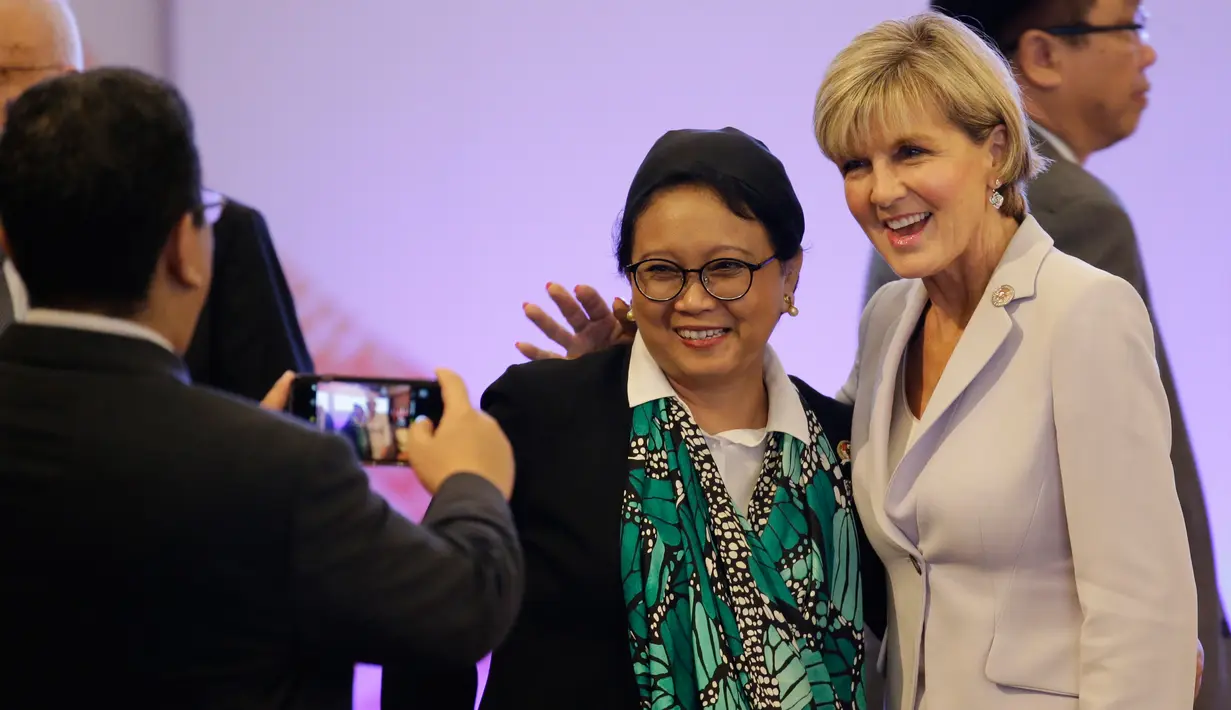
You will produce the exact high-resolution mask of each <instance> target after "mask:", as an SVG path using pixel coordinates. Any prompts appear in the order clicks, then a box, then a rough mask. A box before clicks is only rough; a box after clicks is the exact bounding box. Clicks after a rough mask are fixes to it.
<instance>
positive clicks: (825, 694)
mask: <svg viewBox="0 0 1231 710" xmlns="http://www.w3.org/2000/svg"><path fill="white" fill-rule="evenodd" d="M804 409H805V411H806V412H807V415H808V429H809V435H810V438H811V441H799V440H798V439H795V438H794V437H792V436H790V435H787V434H782V433H777V432H775V433H773V434H771V438H770V441H769V445H768V446H767V447H766V453H765V461H764V466H763V469H762V474H761V477H760V479H759V480H758V482H757V486H756V490H755V492H754V493H753V497H752V502H751V503H750V505H749V506H748V512H747V514H746V515H741V514H740V513H739V511H738V510H737V509H736V508H735V506H734V505H733V503H732V502H731V498H730V495H729V494H728V493H727V489H726V486H725V485H724V484H723V481H722V477H721V475H720V474H719V471H718V468H717V466H716V465H715V464H714V460H713V457H712V456H711V455H710V452H709V447H708V446H707V444H706V443H705V437H704V435H703V434H702V433H701V431H700V429H698V427H697V426H696V424H695V423H694V422H693V420H692V417H691V416H690V415H689V414H688V411H687V410H686V409H685V408H684V407H683V406H682V405H681V404H680V403H679V401H678V400H676V399H675V398H673V397H668V398H663V399H659V400H655V401H653V402H648V403H646V404H643V405H641V406H638V407H635V408H634V410H633V424H632V431H631V434H630V442H629V458H628V463H629V480H628V485H627V487H626V489H625V492H624V502H623V512H622V527H621V531H620V549H621V567H622V573H623V580H624V599H625V602H626V603H627V606H628V616H629V619H628V634H629V647H630V651H631V653H632V660H633V668H634V673H635V675H636V678H637V686H638V690H639V694H640V699H641V707H642V708H643V710H768V709H771V708H772V709H774V710H831V709H832V710H864V708H865V699H864V688H863V665H864V646H863V589H862V586H861V583H860V577H859V537H858V535H859V531H858V529H857V527H856V523H855V515H854V511H853V510H852V508H851V506H852V505H853V502H852V498H851V483H850V471H849V468H847V469H844V468H842V464H841V463H840V462H839V459H838V457H837V456H835V455H834V448H833V446H832V443H831V442H830V441H829V439H828V437H827V436H826V434H825V432H824V431H823V430H822V428H821V426H820V423H819V422H818V421H817V418H816V415H815V414H814V413H813V412H812V411H811V409H810V408H808V406H807V404H806V402H805V405H804Z"/></svg>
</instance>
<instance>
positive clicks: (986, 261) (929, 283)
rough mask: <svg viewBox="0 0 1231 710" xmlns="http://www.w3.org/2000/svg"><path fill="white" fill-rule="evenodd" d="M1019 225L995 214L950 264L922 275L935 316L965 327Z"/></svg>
mask: <svg viewBox="0 0 1231 710" xmlns="http://www.w3.org/2000/svg"><path fill="white" fill-rule="evenodd" d="M1019 226H1020V225H1018V223H1017V220H1015V219H1013V218H1012V217H1007V216H1001V215H997V219H995V220H994V221H993V222H992V223H990V224H987V225H984V226H983V227H981V228H980V229H979V233H978V235H977V236H976V237H975V238H974V239H972V240H971V242H970V244H969V246H968V247H967V248H966V251H964V252H962V254H961V255H960V256H958V258H956V259H954V260H953V263H952V264H950V265H949V266H948V267H947V268H945V269H944V270H943V271H941V272H940V273H937V274H934V275H932V276H928V277H925V278H924V279H923V285H924V287H925V288H926V289H927V292H928V300H929V301H931V303H932V312H933V313H932V314H933V315H934V316H939V317H941V318H943V319H944V320H945V321H946V322H949V323H951V324H952V325H954V326H956V327H957V328H959V329H964V328H965V327H966V324H967V323H969V322H970V319H971V317H972V316H973V315H974V312H975V309H976V308H978V307H979V301H980V299H982V298H983V292H984V291H985V290H987V284H988V282H989V281H991V279H992V274H993V273H994V272H995V271H996V267H997V266H999V265H1000V260H1001V259H1002V258H1004V253H1005V250H1007V249H1008V248H1009V242H1011V241H1012V240H1013V235H1014V234H1016V233H1017V229H1018V227H1019Z"/></svg>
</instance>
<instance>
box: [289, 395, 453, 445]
mask: <svg viewBox="0 0 1231 710" xmlns="http://www.w3.org/2000/svg"><path fill="white" fill-rule="evenodd" d="M442 409H443V405H442V402H441V398H440V385H438V384H437V383H436V382H432V381H428V380H386V379H375V378H359V377H352V378H342V377H333V376H301V377H297V378H295V382H294V384H293V385H292V386H291V412H292V413H293V414H294V415H295V416H297V417H300V418H301V419H305V420H307V421H309V422H311V423H314V424H316V425H317V427H319V428H320V430H321V431H323V432H330V433H333V434H337V435H338V436H341V437H342V438H344V439H346V440H347V441H348V442H349V443H350V445H351V448H352V449H353V450H354V451H355V455H356V456H358V457H359V459H360V460H361V461H363V462H364V463H369V464H373V465H380V466H407V465H409V463H408V461H407V458H406V453H405V452H406V437H407V435H408V434H409V429H410V425H411V422H413V421H414V420H415V419H416V418H418V417H420V416H426V417H428V418H429V419H431V420H432V421H434V422H438V421H440V414H441V411H442Z"/></svg>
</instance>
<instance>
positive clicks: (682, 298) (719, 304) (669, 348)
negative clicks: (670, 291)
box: [630, 185, 802, 387]
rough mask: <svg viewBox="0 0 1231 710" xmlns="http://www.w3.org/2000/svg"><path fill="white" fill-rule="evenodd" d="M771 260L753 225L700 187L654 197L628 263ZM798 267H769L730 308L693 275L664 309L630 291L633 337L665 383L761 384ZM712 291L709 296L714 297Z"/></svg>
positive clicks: (760, 229) (761, 232) (773, 263)
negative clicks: (749, 380) (738, 380)
mask: <svg viewBox="0 0 1231 710" xmlns="http://www.w3.org/2000/svg"><path fill="white" fill-rule="evenodd" d="M773 255H774V248H773V245H772V243H771V242H770V239H769V234H768V233H767V232H766V230H765V227H764V226H762V225H761V223H760V222H757V221H755V220H751V219H744V218H743V217H740V216H739V215H736V214H735V213H733V212H732V211H731V210H730V209H729V208H728V207H727V206H726V204H724V203H723V201H722V198H720V197H719V196H718V195H717V194H716V193H715V192H714V191H713V190H711V189H709V188H707V187H701V186H693V185H683V186H679V187H673V188H669V189H666V190H664V191H662V192H661V193H659V194H657V195H656V196H655V197H654V198H653V199H652V200H651V202H650V204H649V206H648V207H647V208H646V209H645V211H644V212H643V213H642V214H641V216H640V217H639V218H638V219H637V222H636V226H635V231H634V233H633V249H632V262H633V263H637V262H641V261H644V260H646V259H665V260H668V261H671V262H674V263H675V264H678V265H679V266H680V267H683V268H685V269H699V268H701V267H702V266H703V265H705V264H706V263H709V262H711V261H714V260H716V259H731V260H738V261H743V262H747V263H750V264H760V263H762V262H765V261H766V260H768V259H770V257H772V256H773ZM801 262H802V256H800V255H797V256H796V257H794V258H792V259H790V260H789V261H787V262H786V263H785V264H783V263H780V262H778V261H777V260H770V261H769V263H767V264H765V266H764V267H762V268H761V269H760V270H758V271H756V272H754V274H753V278H752V283H751V286H750V287H749V289H748V292H747V293H746V294H745V295H744V296H743V298H740V299H738V300H734V301H723V300H719V299H717V298H714V297H713V296H712V295H711V294H710V293H708V292H707V291H706V290H705V288H704V287H703V286H702V285H701V283H700V279H699V276H698V275H697V274H695V273H693V274H688V279H687V282H686V283H685V286H684V290H683V291H682V292H681V293H680V294H679V295H678V296H676V297H675V298H674V299H671V300H669V301H662V302H660V301H652V300H650V299H648V298H646V297H645V295H644V294H642V293H641V291H640V290H638V288H637V287H636V285H635V284H632V283H630V286H632V294H633V295H632V299H633V300H632V306H633V312H634V313H635V314H636V318H637V327H638V330H639V331H640V333H641V337H642V339H643V340H644V342H645V345H646V347H647V348H648V349H649V351H650V354H651V355H653V356H654V360H655V362H657V363H658V366H659V367H661V368H662V370H663V372H664V373H665V374H666V375H667V377H668V379H670V380H671V381H673V382H676V383H684V384H686V385H688V386H690V387H698V386H702V387H703V386H705V385H706V384H709V383H715V382H719V381H722V380H725V379H727V378H730V377H731V376H739V375H741V374H744V373H751V374H754V375H756V376H760V371H761V364H762V361H763V358H764V355H765V345H766V343H767V342H768V341H769V336H770V334H771V333H773V330H774V327H775V325H777V323H778V319H779V318H780V317H782V314H783V312H785V311H786V309H787V305H786V302H785V299H784V298H783V297H784V296H785V295H787V294H794V292H795V283H796V280H797V278H798V274H799V266H800V263H801ZM723 266H724V265H722V264H719V265H718V268H719V269H721V268H723ZM728 266H730V265H728ZM715 284H716V282H711V288H715V290H717V291H719V292H720V294H721V291H720V289H719V287H718V286H717V285H715Z"/></svg>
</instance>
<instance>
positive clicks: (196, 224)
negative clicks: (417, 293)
mask: <svg viewBox="0 0 1231 710" xmlns="http://www.w3.org/2000/svg"><path fill="white" fill-rule="evenodd" d="M200 173H201V167H200V159H199V156H198V154H197V149H196V146H195V144H194V140H193V129H192V122H191V118H190V114H189V111H188V108H187V106H186V105H185V104H184V102H183V99H182V98H181V97H180V95H179V93H178V92H177V91H176V90H175V89H174V88H173V87H171V86H169V85H167V84H165V83H163V82H161V81H158V80H157V79H154V78H152V77H149V76H147V75H145V74H142V73H141V72H138V71H135V70H130V69H98V70H91V71H86V72H80V73H72V74H68V75H64V76H61V77H58V78H54V79H50V80H48V81H45V82H43V83H40V84H38V85H36V86H34V87H33V88H31V89H29V90H27V91H26V92H25V93H23V94H22V96H21V97H20V98H18V99H17V100H16V101H15V102H14V103H13V104H12V106H11V109H10V112H9V116H8V124H7V126H6V128H5V131H4V133H3V135H0V224H2V225H3V229H2V230H0V244H3V246H4V248H5V251H6V252H7V253H8V254H9V255H10V256H11V258H12V259H13V261H14V262H15V263H16V265H17V266H18V267H19V268H20V270H21V274H22V276H23V277H24V280H25V282H26V286H27V288H28V292H29V299H30V304H29V305H30V311H29V313H28V314H27V318H26V319H25V321H24V322H22V323H18V324H15V325H12V326H10V327H9V328H8V329H7V330H5V331H4V333H3V334H0V569H3V570H4V581H3V583H0V638H3V639H4V641H5V643H6V645H7V646H9V647H10V648H13V649H15V650H16V653H11V654H9V655H8V657H7V658H6V660H5V661H3V662H0V698H3V699H2V700H0V706H4V707H39V708H50V709H52V710H56V709H59V708H65V709H67V708H79V707H91V706H95V705H98V704H100V703H103V704H105V703H106V702H109V701H119V702H121V703H122V704H123V705H124V707H126V708H131V709H138V708H151V709H152V708H165V707H188V706H191V707H194V708H203V709H209V708H238V707H242V708H254V709H255V708H296V709H297V710H298V709H313V708H320V709H322V710H325V709H330V708H337V709H339V710H340V709H341V708H349V707H350V706H351V693H352V674H353V666H354V664H355V663H358V662H363V663H376V664H398V665H402V666H411V667H415V668H419V669H423V670H424V671H425V672H428V673H430V670H431V669H432V668H433V667H436V666H440V667H446V668H449V667H456V666H459V665H464V664H471V663H475V662H477V661H479V660H480V659H481V658H482V657H483V656H485V655H486V654H487V653H488V652H489V651H491V649H492V648H493V647H495V646H496V645H497V644H498V643H499V642H500V641H501V639H502V638H503V637H504V635H505V634H506V633H507V631H508V629H509V628H510V627H511V625H512V623H513V620H514V618H515V616H516V614H517V611H518V607H519V605H520V602H521V596H522V589H523V585H524V582H523V574H524V564H523V560H522V552H521V548H520V546H519V544H518V542H517V537H516V533H515V529H514V526H513V520H512V515H511V513H510V511H509V508H508V504H507V501H508V499H509V496H510V495H511V492H512V485H513V468H514V466H513V454H512V451H511V449H510V446H509V443H508V440H507V439H506V438H505V437H504V434H503V433H502V432H501V431H500V428H499V426H498V425H497V424H496V423H495V421H494V420H492V419H491V418H490V417H488V416H487V415H486V414H484V413H483V412H481V411H479V410H477V409H475V408H473V407H472V406H471V404H470V400H469V396H468V394H467V392H466V388H465V385H464V384H463V383H462V381H461V380H460V379H459V378H458V377H457V376H456V375H454V374H452V373H450V372H447V371H441V372H439V373H438V377H439V381H440V387H441V395H442V399H443V402H444V413H443V415H442V416H441V418H440V421H439V424H438V425H436V426H433V424H432V423H431V422H430V421H426V420H421V421H418V422H416V423H415V424H414V425H413V426H412V428H411V430H410V432H409V435H408V437H407V443H408V454H409V458H410V461H411V464H412V465H413V467H414V471H415V475H417V476H418V477H419V478H420V479H421V480H422V482H423V484H424V486H425V487H426V488H427V489H428V491H429V492H431V493H432V494H433V495H434V499H433V501H432V504H431V506H430V507H429V508H428V510H427V513H426V514H425V515H424V517H423V522H422V524H420V525H416V524H414V523H412V522H410V521H409V520H407V519H406V518H404V517H402V516H401V515H399V514H398V513H397V512H396V511H394V510H392V509H390V507H389V506H388V505H387V504H386V503H385V501H384V500H382V499H381V498H380V497H379V496H377V495H375V494H374V493H373V492H372V491H371V489H370V488H369V485H368V479H367V477H366V475H365V474H364V471H363V469H362V468H361V466H360V464H359V462H358V461H357V459H356V457H355V454H354V452H353V451H352V450H351V449H350V447H349V446H348V444H347V443H346V442H345V441H344V440H343V439H341V438H340V437H337V436H334V435H331V434H326V433H323V432H320V431H318V430H316V429H315V428H314V427H312V426H310V425H309V424H307V423H304V422H299V421H296V420H295V419H293V418H292V417H290V416H289V415H286V414H282V413H275V412H270V411H266V410H264V409H261V408H259V407H257V406H255V405H250V404H248V403H246V402H244V401H242V400H240V399H237V398H235V397H231V396H227V395H224V394H222V393H218V392H215V391H212V390H209V389H206V388H199V387H194V386H192V385H191V384H190V382H189V378H188V377H187V374H186V369H185V366H184V362H183V359H182V355H183V353H184V351H185V350H186V349H187V347H188V343H189V341H190V340H191V338H192V336H193V331H194V328H195V325H196V322H197V319H198V317H199V315H200V313H201V309H202V305H203V303H204V302H205V298H206V294H207V293H208V291H209V285H210V280H211V275H212V274H211V270H212V263H213V262H212V251H213V235H212V231H211V228H210V227H211V225H210V220H211V219H212V217H213V216H214V215H213V212H212V211H211V210H210V209H209V205H208V204H206V202H207V200H206V199H205V198H203V197H202V194H203V193H202V190H201V184H200V182H201V177H200ZM65 254H71V255H73V256H74V258H73V259H66V258H65V257H64V255H65ZM292 379H293V375H292V374H291V373H287V374H286V375H284V376H283V377H282V379H281V380H279V382H278V383H277V385H275V387H274V389H273V390H272V391H271V392H270V393H269V394H268V396H267V397H266V399H265V402H264V404H265V406H266V407H268V408H271V409H281V408H282V407H283V406H284V405H285V402H286V398H287V395H288V392H289V390H290V386H291V382H292ZM408 475H409V474H408Z"/></svg>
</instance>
